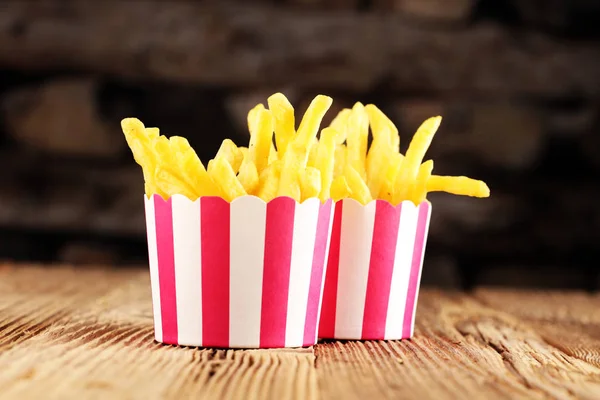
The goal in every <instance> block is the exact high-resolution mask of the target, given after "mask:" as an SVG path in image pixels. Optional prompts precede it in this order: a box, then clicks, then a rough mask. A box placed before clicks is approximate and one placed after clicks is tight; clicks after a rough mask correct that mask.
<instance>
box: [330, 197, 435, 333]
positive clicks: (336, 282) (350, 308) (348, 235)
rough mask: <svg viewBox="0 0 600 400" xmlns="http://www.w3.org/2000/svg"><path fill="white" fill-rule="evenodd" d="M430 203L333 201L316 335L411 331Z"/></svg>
mask: <svg viewBox="0 0 600 400" xmlns="http://www.w3.org/2000/svg"><path fill="white" fill-rule="evenodd" d="M430 215H431V204H430V203H429V202H423V203H421V204H420V205H419V206H418V207H417V206H415V205H414V204H413V203H412V202H410V201H404V202H402V203H401V204H399V205H398V206H396V207H394V206H392V205H391V204H390V203H388V202H386V201H383V200H374V201H372V202H370V203H369V204H367V205H365V206H363V205H362V204H360V203H358V202H357V201H355V200H353V199H344V200H342V201H339V202H338V203H336V206H335V213H334V219H333V229H332V234H331V236H332V237H331V245H330V250H329V258H328V266H327V274H326V277H325V288H324V290H323V291H324V294H323V309H322V311H321V322H320V328H319V337H320V338H330V339H354V340H388V339H406V338H410V337H412V335H413V330H414V323H415V312H416V305H417V297H418V293H419V284H420V280H421V269H422V266H423V255H424V252H425V244H426V241H427V233H428V229H429V219H430Z"/></svg>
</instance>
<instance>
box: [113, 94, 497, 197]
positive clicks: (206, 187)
mask: <svg viewBox="0 0 600 400" xmlns="http://www.w3.org/2000/svg"><path fill="white" fill-rule="evenodd" d="M332 102H333V100H332V99H331V98H330V97H327V96H322V95H319V96H317V97H315V98H314V99H313V101H312V102H311V103H310V105H309V107H308V109H307V111H306V113H305V114H304V116H303V118H302V119H301V121H300V124H299V126H298V129H296V122H295V114H294V108H293V107H292V105H291V104H290V102H289V101H288V99H287V98H286V97H285V96H284V95H283V94H281V93H276V94H274V95H272V96H271V97H269V99H268V101H267V104H268V108H265V106H264V105H263V104H258V105H257V106H255V107H254V108H253V109H252V110H250V112H249V113H248V129H249V131H250V143H249V145H248V147H238V146H237V145H236V144H235V143H233V142H232V141H231V140H229V139H225V140H224V141H223V143H222V144H221V147H220V148H219V151H218V152H217V154H216V156H215V158H214V159H212V160H210V161H209V162H208V165H207V168H206V169H205V168H204V165H203V164H202V162H201V161H200V159H199V158H198V156H197V155H196V152H195V151H194V150H193V149H192V148H191V146H190V145H189V143H188V141H187V140H186V139H184V138H182V137H179V136H171V137H170V138H167V137H165V136H162V135H160V133H159V130H158V128H146V127H145V126H144V124H143V123H142V122H141V121H139V120H138V119H135V118H126V119H124V120H123V121H122V122H121V127H122V129H123V133H124V134H125V138H126V140H127V143H128V145H129V147H130V148H131V151H132V153H133V156H134V158H135V161H136V162H137V163H138V164H139V165H140V166H141V167H142V170H143V174H144V180H145V191H146V195H147V196H151V195H153V194H159V195H160V196H162V197H163V198H165V199H166V198H168V197H170V196H172V195H175V194H181V195H184V196H186V197H188V198H189V199H191V200H196V199H197V198H199V197H201V196H219V197H222V198H224V199H225V200H227V201H232V200H234V199H235V198H238V197H240V196H244V195H254V196H257V197H260V198H261V199H263V200H264V201H269V200H271V199H273V198H275V197H278V196H289V197H291V198H293V199H294V200H296V201H299V202H302V201H304V200H306V199H309V198H313V197H318V198H319V199H320V200H321V201H326V200H327V199H329V198H331V199H333V200H334V201H338V200H341V199H344V198H353V199H355V200H357V201H359V202H360V203H362V204H367V203H369V202H370V201H372V200H373V199H382V200H386V201H388V202H390V203H392V204H393V205H397V204H399V203H400V202H402V201H404V200H410V201H412V202H413V203H415V204H416V205H418V204H420V203H421V202H423V201H425V200H426V199H427V193H429V192H436V191H443V192H448V193H452V194H456V195H466V196H474V197H488V196H489V194H490V191H489V189H488V187H487V185H486V184H485V183H484V182H482V181H478V180H474V179H470V178H467V177H464V176H438V175H433V174H432V171H433V161H432V160H427V161H425V162H423V158H424V156H425V153H426V151H427V149H428V148H429V146H430V144H431V141H432V139H433V137H434V135H435V133H436V131H437V129H438V127H439V126H440V123H441V120H442V118H441V117H433V118H429V119H428V120H426V121H425V122H424V123H423V124H422V125H421V126H420V127H419V129H418V130H417V132H416V133H415V135H414V137H413V139H412V141H411V142H410V145H409V147H408V150H407V151H406V154H404V155H403V154H401V153H400V136H399V134H398V129H397V128H396V127H395V126H394V124H393V123H392V122H391V121H390V119H389V118H388V117H387V116H386V115H385V114H384V113H383V112H382V111H381V110H379V109H378V108H377V107H376V106H374V105H373V104H368V105H366V106H364V105H362V104H361V103H356V104H355V105H354V106H353V107H352V108H351V109H343V110H342V111H341V112H340V113H339V114H338V115H337V116H336V117H335V118H334V119H333V121H332V122H331V124H330V125H329V126H328V127H326V128H324V129H322V130H321V122H322V120H323V117H324V116H325V114H326V112H327V111H328V110H329V108H330V107H331V104H332ZM369 131H370V132H371V135H372V141H371V145H370V146H369Z"/></svg>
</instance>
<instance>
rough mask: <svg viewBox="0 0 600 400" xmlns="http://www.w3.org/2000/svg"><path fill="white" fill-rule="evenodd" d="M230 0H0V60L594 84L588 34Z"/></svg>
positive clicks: (493, 88) (255, 73) (520, 90)
mask: <svg viewBox="0 0 600 400" xmlns="http://www.w3.org/2000/svg"><path fill="white" fill-rule="evenodd" d="M242 3H243V2H231V1H226V0H221V1H218V2H216V1H214V2H199V1H197V2H172V1H171V2H165V1H135V2H133V1H120V2H116V1H102V2H91V1H89V2H87V1H86V2H64V1H60V0H50V1H45V2H43V4H37V3H36V4H29V2H23V1H10V2H7V4H5V5H4V6H3V8H2V13H1V14H0V63H1V64H3V65H5V66H8V67H13V68H28V69H34V70H40V69H57V68H59V69H60V68H63V69H64V68H66V69H69V70H73V69H83V70H87V71H92V72H100V73H108V74H115V75H118V76H124V77H130V78H131V77H132V78H136V79H140V78H145V79H148V78H152V79H162V80H169V81H174V82H182V83H185V84H189V83H201V84H210V85H215V84H224V85H226V86H228V87H230V86H232V85H241V86H244V87H256V86H260V85H263V86H264V85H266V86H273V85H288V84H290V83H291V82H293V83H294V85H295V86H297V87H299V88H309V89H320V88H323V87H327V88H330V89H336V88H337V89H342V90H345V91H347V90H363V91H364V90H371V89H372V88H373V87H375V86H378V85H385V87H386V88H387V87H389V88H391V89H395V90H400V91H403V92H404V91H411V92H418V91H425V92H428V93H429V92H432V91H438V92H445V93H453V94H460V95H463V96H464V95H466V94H468V93H471V94H478V93H479V94H480V93H491V92H493V93H494V94H495V95H496V96H498V95H514V94H532V93H534V94H536V95H553V96H560V95H569V94H571V93H580V94H582V95H586V94H587V95H592V96H597V95H598V93H599V90H600V74H598V70H600V65H599V64H600V61H599V60H598V57H596V54H597V49H596V47H595V46H594V45H591V44H590V45H587V44H585V43H584V44H575V43H572V42H561V41H559V40H553V39H552V38H549V37H544V36H540V35H538V34H533V33H528V32H521V33H520V34H519V37H518V40H515V38H514V37H513V33H511V32H510V31H509V30H503V29H502V28H501V27H497V26H492V25H481V26H474V27H469V29H446V30H443V29H442V30H435V29H429V30H428V29H423V28H419V27H418V26H414V25H411V24H406V23H405V21H403V20H402V19H401V17H398V16H395V15H393V13H388V14H385V15H374V14H373V13H355V12H341V13H330V12H315V11H302V10H298V9H296V8H297V7H290V8H288V9H285V8H282V7H275V6H273V5H270V6H269V5H255V4H252V5H248V4H242ZM137 21H144V23H134V22H137ZM324 37H326V38H327V41H323V38H324ZM474 55H475V56H474Z"/></svg>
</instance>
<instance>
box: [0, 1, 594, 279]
mask: <svg viewBox="0 0 600 400" xmlns="http://www.w3.org/2000/svg"><path fill="white" fill-rule="evenodd" d="M276 91H282V92H283V93H284V94H285V95H286V96H287V97H288V98H289V99H290V101H291V102H292V104H294V106H295V107H296V109H297V111H298V112H299V113H302V112H304V110H305V109H306V106H307V105H308V102H309V101H310V100H311V99H312V98H313V97H314V96H315V95H316V94H319V93H322V94H327V95H330V96H332V97H333V98H334V105H333V108H332V110H331V111H330V112H329V119H331V118H332V117H333V115H335V113H336V112H337V111H338V110H339V109H341V108H343V107H348V106H351V105H352V104H353V103H354V102H355V101H362V102H365V103H366V102H374V103H375V104H377V105H378V106H380V108H382V109H383V110H384V111H385V112H386V113H387V114H388V115H389V116H390V118H391V119H392V120H393V121H394V122H395V123H396V124H397V126H398V127H399V130H400V132H401V138H402V139H401V140H402V148H403V150H405V148H406V145H407V143H408V142H409V139H410V137H412V134H413V132H414V131H415V129H416V128H417V127H418V125H419V124H420V123H421V122H422V121H423V120H424V119H425V118H427V117H429V116H433V115H442V116H443V117H444V122H443V124H442V127H441V129H440V131H439V133H438V135H437V136H436V139H435V140H434V144H433V146H432V148H431V150H430V152H429V153H428V156H429V157H432V158H434V160H435V163H436V164H435V166H436V168H435V171H436V173H437V174H443V175H467V176H471V177H473V178H478V179H483V180H485V181H486V182H487V183H488V184H489V186H490V188H491V190H492V197H491V198H489V199H485V200H476V199H470V198H463V197H455V196H451V195H444V194H440V195H436V196H431V197H430V199H431V200H432V202H433V206H434V208H433V210H434V211H433V217H432V222H431V229H430V237H429V242H428V249H427V256H426V261H425V266H424V276H423V284H424V285H428V286H432V285H433V286H441V287H452V288H470V287H473V286H475V285H482V284H485V285H502V286H513V287H563V288H583V289H588V290H594V289H598V287H599V286H600V268H599V266H598V265H599V264H598V262H599V260H600V257H599V256H600V247H599V246H598V242H599V241H600V206H599V205H598V203H599V201H600V185H599V184H598V182H599V178H600V132H599V130H600V129H599V128H600V1H597V0H271V1H267V0H262V1H261V0H238V1H232V0H227V1H225V0H219V1H212V2H211V1H201V0H196V1H192V0H188V1H183V0H182V1H172V0H155V1H133V0H131V1H94V0H89V1H85V0H81V1H63V0H43V1H27V0H4V1H3V2H1V3H0V259H4V260H18V261H27V262H42V263H59V262H60V263H73V264H77V265H80V266H81V268H85V266H86V265H90V264H96V265H97V264H103V265H115V266H120V265H131V264H135V265H140V266H143V265H144V263H145V262H146V257H147V254H146V251H147V250H146V243H145V223H144V214H143V200H142V193H143V182H142V175H141V170H140V169H139V167H138V166H137V165H135V164H134V162H133V159H132V156H131V153H130V152H129V149H128V148H127V147H126V144H125V140H124V138H123V136H122V133H121V131H120V125H119V122H120V120H121V118H123V117H127V116H136V117H138V118H140V119H141V120H142V121H143V122H144V123H145V124H146V125H147V126H158V127H160V128H161V131H162V132H164V133H166V134H167V135H174V134H177V135H181V136H185V137H187V138H188V139H189V141H190V142H191V143H192V145H193V146H194V147H195V149H196V150H197V152H198V154H199V155H200V156H201V158H202V159H203V161H205V162H206V161H208V159H209V158H210V157H211V156H212V155H214V153H215V152H216V150H217V148H218V146H219V144H220V142H221V141H222V140H223V139H224V138H226V137H230V138H232V139H234V141H236V142H237V143H238V144H240V143H245V142H247V140H248V133H247V128H246V113H247V111H248V110H249V109H250V108H251V107H252V106H254V105H256V104H257V103H259V102H265V101H266V99H267V97H268V96H269V95H270V94H272V93H274V92H276ZM265 104H266V103H265Z"/></svg>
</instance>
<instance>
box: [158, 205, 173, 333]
mask: <svg viewBox="0 0 600 400" xmlns="http://www.w3.org/2000/svg"><path fill="white" fill-rule="evenodd" d="M171 209H172V202H171V199H170V198H169V200H167V201H165V200H163V198H162V197H160V196H159V195H155V196H154V213H155V217H156V247H157V253H158V282H159V286H160V314H161V319H162V331H163V342H164V343H168V344H178V338H177V297H176V294H175V293H176V290H175V251H174V246H173V213H172V212H171Z"/></svg>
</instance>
